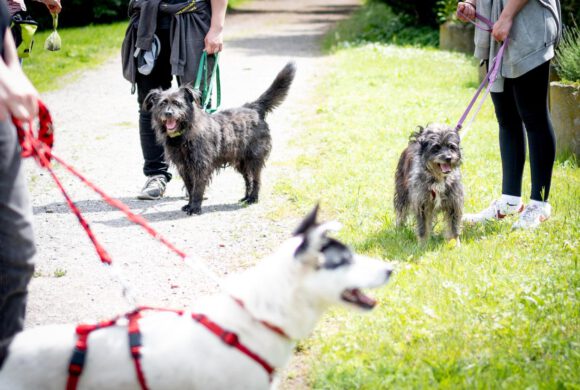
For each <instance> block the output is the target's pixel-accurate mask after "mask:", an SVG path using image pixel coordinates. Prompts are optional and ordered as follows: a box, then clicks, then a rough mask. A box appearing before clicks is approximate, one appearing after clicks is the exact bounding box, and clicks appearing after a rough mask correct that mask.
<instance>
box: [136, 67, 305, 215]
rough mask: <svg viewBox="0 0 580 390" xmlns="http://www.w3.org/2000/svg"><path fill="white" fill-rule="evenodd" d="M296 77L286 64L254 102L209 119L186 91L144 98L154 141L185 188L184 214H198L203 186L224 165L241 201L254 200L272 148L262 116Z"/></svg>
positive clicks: (154, 93) (156, 93)
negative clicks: (232, 172) (233, 175)
mask: <svg viewBox="0 0 580 390" xmlns="http://www.w3.org/2000/svg"><path fill="white" fill-rule="evenodd" d="M295 73H296V66H295V65H294V63H293V62H289V63H288V64H286V66H285V67H284V69H282V70H281V71H280V73H278V76H277V77H276V79H275V80H274V82H273V83H272V85H270V87H269V88H268V89H267V90H266V92H264V93H263V94H262V95H261V96H260V97H259V98H258V99H257V100H256V101H254V102H252V103H246V104H244V105H243V106H242V107H238V108H232V109H228V110H222V111H219V112H217V113H215V114H212V115H210V114H207V113H206V112H205V111H204V110H202V109H201V108H200V105H199V100H200V97H199V94H198V93H196V92H194V91H193V90H192V89H190V88H189V87H180V88H179V89H170V90H167V91H162V90H161V89H156V90H153V91H151V92H150V93H149V94H148V95H147V97H146V98H145V101H144V102H143V109H145V110H147V111H151V112H152V117H153V128H154V129H155V134H156V137H157V141H158V142H159V143H160V144H162V145H164V148H165V157H166V158H167V159H168V160H169V161H170V162H172V163H173V164H174V165H175V166H176V167H177V170H178V172H179V174H180V175H181V177H182V179H183V181H184V183H185V188H186V189H187V192H188V194H189V202H188V204H186V205H185V206H183V208H182V210H183V211H185V212H186V213H187V214H188V215H191V214H201V202H202V199H203V194H204V192H205V187H206V186H207V185H208V183H209V182H210V180H211V178H212V175H213V173H214V172H215V171H216V170H217V169H219V168H223V167H225V166H232V167H233V168H235V169H236V170H237V171H238V172H239V173H240V174H241V175H242V176H243V177H244V181H245V185H246V191H245V195H244V197H243V199H241V202H244V203H247V204H251V203H256V202H257V201H258V196H259V192H260V174H261V172H262V169H263V168H264V165H265V163H266V159H267V158H268V156H269V155H270V151H271V149H272V139H271V136H270V128H269V127H268V124H267V123H266V121H265V117H266V114H267V113H269V112H271V111H272V110H273V109H274V108H276V107H278V106H279V105H280V104H281V103H282V102H283V101H284V99H285V98H286V95H287V94H288V90H289V88H290V85H291V84H292V80H293V79H294V74H295Z"/></svg>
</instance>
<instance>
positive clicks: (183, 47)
mask: <svg viewBox="0 0 580 390" xmlns="http://www.w3.org/2000/svg"><path fill="white" fill-rule="evenodd" d="M184 9H185V10H186V11H187V12H181V11H182V10H184ZM159 12H164V13H169V14H172V15H173V17H172V20H171V34H170V40H171V73H172V74H173V75H175V76H178V77H179V80H180V83H188V82H193V81H195V76H196V73H197V67H198V65H199V60H200V57H201V53H202V51H203V48H204V42H203V40H204V38H205V35H206V34H207V32H208V31H209V27H210V25H211V5H210V3H209V0H197V1H195V7H192V6H191V2H189V1H187V2H184V3H179V4H168V3H165V2H163V3H162V2H161V0H131V1H130V2H129V18H130V19H129V25H128V27H127V30H126V31H125V38H124V40H123V45H122V47H121V62H122V66H123V77H125V79H127V80H128V81H130V82H131V83H132V84H133V87H134V86H135V82H136V79H137V63H136V59H135V57H134V53H135V49H136V48H140V49H142V50H150V49H151V43H152V41H153V34H154V33H155V30H156V28H157V19H158V13H159ZM133 91H134V88H133Z"/></svg>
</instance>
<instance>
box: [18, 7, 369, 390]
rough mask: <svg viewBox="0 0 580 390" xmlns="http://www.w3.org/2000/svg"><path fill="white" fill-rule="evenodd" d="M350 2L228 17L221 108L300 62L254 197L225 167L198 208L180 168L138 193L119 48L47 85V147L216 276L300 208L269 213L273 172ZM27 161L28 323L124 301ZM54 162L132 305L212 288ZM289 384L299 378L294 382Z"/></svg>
mask: <svg viewBox="0 0 580 390" xmlns="http://www.w3.org/2000/svg"><path fill="white" fill-rule="evenodd" d="M357 4H358V1H357V0H277V1H266V0H257V1H253V2H251V3H249V4H247V5H245V6H243V7H242V8H241V9H240V10H237V11H236V12H233V13H230V14H229V15H228V17H227V19H226V37H225V49H224V52H223V53H222V56H221V73H222V97H223V102H222V107H233V106H238V105H241V104H243V103H245V102H246V101H251V100H253V99H255V98H257V97H258V96H259V94H260V93H262V92H263V91H264V90H265V89H266V88H267V86H268V85H269V84H270V83H271V81H272V80H273V78H274V77H275V75H276V74H277V72H278V71H279V70H280V69H281V68H282V67H283V66H284V64H285V63H286V62H287V61H289V60H294V61H296V64H297V69H298V71H297V78H296V80H295V82H294V84H293V86H292V88H291V90H290V94H289V96H288V98H287V100H286V101H285V103H284V104H283V105H282V106H281V107H280V108H279V109H277V110H276V111H275V112H274V114H272V115H271V116H269V119H268V121H269V123H270V125H271V128H272V130H273V133H272V135H273V140H274V147H273V152H272V155H271V157H270V159H269V161H268V163H267V165H266V169H265V171H264V178H263V182H264V186H263V189H262V193H261V201H260V203H258V204H257V205H253V206H251V207H242V206H241V205H240V204H238V203H237V200H238V199H240V198H241V197H242V193H243V180H242V178H241V177H240V176H239V175H238V174H236V173H234V172H233V170H231V169H226V170H224V171H223V172H221V173H220V174H219V175H217V176H216V177H215V178H214V181H213V182H212V184H211V186H210V188H209V189H208V191H207V192H206V196H207V200H206V201H204V203H203V206H202V207H203V214H202V215H201V216H192V217H187V216H186V214H185V213H183V212H182V211H181V210H180V208H181V206H182V205H183V204H184V203H185V200H184V199H183V195H182V182H181V179H180V178H179V177H178V176H179V175H177V174H176V175H175V176H174V177H175V179H174V180H172V181H171V182H170V183H169V186H168V190H167V194H166V195H167V196H166V197H165V198H164V199H163V200H160V201H139V200H137V199H136V198H135V195H136V194H137V193H138V191H139V190H140V188H141V186H142V185H143V183H144V177H143V175H142V172H141V167H142V165H141V164H142V157H141V151H140V146H139V137H138V131H137V117H138V115H137V103H136V96H134V95H130V85H129V83H128V82H127V81H125V80H124V79H123V78H122V76H121V65H120V58H119V56H115V58H113V59H111V60H110V61H108V62H107V63H106V64H104V65H103V66H101V67H99V68H98V69H96V70H92V71H88V72H86V73H83V74H82V75H81V76H80V77H79V79H78V80H77V81H75V82H74V83H71V84H69V85H66V86H65V87H63V88H62V89H60V90H58V91H56V92H53V93H47V94H45V95H43V97H42V98H43V100H44V101H45V102H46V103H47V105H48V106H49V107H50V108H51V111H52V114H53V118H54V121H55V126H56V129H57V132H56V146H55V153H56V154H58V155H59V156H60V157H62V158H64V159H65V160H66V161H68V162H69V163H71V164H73V165H74V166H76V167H77V168H78V169H79V170H80V171H81V172H83V173H84V174H85V175H86V176H87V177H89V178H90V179H91V180H93V181H94V182H95V183H96V184H97V185H99V186H100V187H101V188H103V189H104V190H105V191H106V192H107V193H109V194H110V195H111V196H113V197H116V198H118V199H120V200H122V201H123V202H126V203H127V204H128V205H129V207H130V208H131V209H132V210H133V211H134V212H136V213H138V214H141V215H143V216H144V217H145V218H146V219H147V220H148V221H150V222H151V224H152V225H153V227H154V228H155V229H157V230H158V231H159V232H160V233H161V234H163V235H165V236H166V237H168V238H169V239H170V240H171V241H172V242H173V243H174V244H175V245H176V246H177V247H178V248H180V249H183V250H184V251H186V252H187V253H191V254H195V255H198V256H201V257H202V258H203V259H206V260H207V262H208V266H209V267H210V268H211V269H212V270H213V271H214V272H216V273H217V274H218V275H221V276H225V275H227V274H229V273H233V272H238V271H240V270H242V269H244V268H246V267H248V266H251V265H252V264H254V263H255V262H256V261H257V260H259V259H260V258H261V257H262V256H264V255H265V254H267V253H269V252H270V251H271V250H272V249H273V248H275V247H276V246H277V245H278V244H279V243H280V242H281V241H282V240H284V239H285V238H287V237H288V235H289V234H290V232H291V230H292V229H293V227H294V226H295V224H296V223H297V219H296V218H288V219H284V220H272V219H271V218H269V217H268V213H269V212H270V211H271V210H272V209H273V208H274V207H275V205H276V204H278V203H279V202H280V201H281V200H280V199H278V198H277V197H276V196H275V195H274V194H273V190H272V186H273V183H275V181H276V178H277V177H281V175H289V174H290V175H291V174H292V173H291V172H286V171H285V167H284V164H283V162H284V161H286V160H288V159H289V158H291V157H292V154H293V153H296V151H293V150H291V149H290V148H289V147H288V146H287V143H288V140H289V139H290V138H292V137H295V136H297V135H298V134H299V133H300V132H301V131H303V130H304V129H302V128H300V127H299V126H300V125H299V121H298V120H296V118H297V117H298V116H299V115H300V113H301V112H303V111H304V110H308V109H309V108H308V107H307V106H306V102H307V100H308V97H309V95H310V94H311V93H312V88H313V87H312V86H313V84H315V82H314V81H315V80H316V78H317V77H318V76H320V74H321V73H322V72H323V71H324V68H325V67H324V64H325V61H327V59H325V58H324V57H323V56H322V55H321V54H320V38H321V37H322V35H323V34H324V32H325V31H326V30H327V29H328V27H329V26H330V25H331V24H332V23H333V22H335V21H336V20H338V19H340V18H343V17H345V16H346V15H347V14H348V13H349V12H350V11H352V10H353V9H354V8H355V7H356V6H357ZM64 44H65V45H66V42H64ZM26 166H27V170H28V176H29V179H30V180H29V182H30V188H31V195H32V202H33V207H34V214H35V227H36V238H37V246H38V255H37V257H36V263H37V271H36V275H35V277H34V279H33V280H32V282H31V284H30V298H29V309H28V316H27V326H36V325H41V324H48V323H64V322H78V321H83V320H92V319H99V318H108V317H111V316H112V315H114V314H116V313H119V312H123V311H125V310H127V309H128V306H127V304H126V303H125V301H124V299H123V298H122V297H121V294H120V288H119V286H118V284H117V283H116V282H114V281H113V280H112V279H111V277H110V274H109V272H107V270H106V269H105V268H104V267H103V266H102V265H101V263H100V262H99V260H98V258H97V256H96V254H95V251H94V248H93V247H92V245H91V243H90V242H89V240H88V239H87V237H86V235H85V233H84V231H83V230H82V229H81V227H80V225H79V224H78V222H77V221H76V218H75V217H74V216H73V215H72V214H71V213H70V212H69V209H68V207H67V205H66V204H65V202H64V200H63V198H62V196H61V194H60V193H59V192H58V190H57V189H56V186H55V185H54V184H53V183H52V181H51V179H50V177H49V176H48V174H47V173H44V172H42V171H41V170H40V169H39V168H37V167H36V166H34V164H33V163H32V162H31V161H27V162H26ZM57 172H58V173H59V174H60V175H59V176H60V177H61V178H62V180H63V182H64V184H65V186H66V188H67V189H69V191H70V194H71V196H72V198H73V199H74V200H75V201H76V203H77V205H78V206H79V207H80V209H81V211H82V212H83V214H84V215H85V216H86V218H87V219H88V220H89V222H90V223H91V226H92V228H93V229H94V231H95V234H96V236H97V237H98V238H99V239H100V240H101V242H102V243H103V245H104V246H105V247H106V249H107V250H108V251H109V252H110V254H111V256H112V258H113V261H114V263H115V264H117V265H119V266H120V268H121V270H122V272H123V274H124V275H125V277H126V278H127V279H128V280H129V282H130V284H131V285H132V286H133V292H134V294H135V296H136V297H137V298H138V303H139V304H147V305H152V306H165V307H187V306H188V305H190V303H191V302H192V300H195V299H196V298H197V297H199V296H200V295H202V294H207V293H210V292H213V291H215V290H216V286H215V284H214V283H212V282H211V281H210V280H209V279H208V278H207V277H206V276H204V275H203V274H202V273H199V272H195V271H193V270H192V269H191V268H189V267H187V266H185V265H184V264H183V263H182V261H181V259H180V258H179V257H177V256H176V255H175V254H173V253H171V252H169V251H168V250H167V249H166V248H165V247H164V246H163V245H161V244H160V243H158V242H157V241H155V240H154V239H152V238H151V237H150V236H149V235H147V234H146V233H145V232H144V231H143V230H142V229H141V228H140V227H138V226H135V225H133V224H131V223H129V222H128V221H127V220H126V219H125V218H124V217H123V215H122V214H121V213H120V212H118V211H116V210H114V209H113V208H111V207H109V206H108V205H107V204H106V203H104V202H103V201H101V199H100V198H99V196H98V195H96V194H94V193H92V192H91V191H90V190H87V189H86V188H85V187H84V186H83V185H82V184H81V183H80V182H79V181H78V180H76V179H75V178H73V177H72V176H71V175H69V174H68V173H66V172H65V171H64V170H63V169H60V168H59V169H57ZM286 385H287V386H288V387H294V388H296V387H301V386H303V384H300V383H298V382H296V383H294V384H292V385H288V384H286Z"/></svg>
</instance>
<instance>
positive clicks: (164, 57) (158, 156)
mask: <svg viewBox="0 0 580 390" xmlns="http://www.w3.org/2000/svg"><path fill="white" fill-rule="evenodd" d="M156 34H157V37H158V38H159V41H160V42H161V50H160V51H159V57H158V58H157V61H156V62H155V67H154V68H153V70H152V71H151V73H150V74H148V75H147V76H145V75H142V74H140V73H137V80H136V81H137V102H138V103H139V136H140V139H141V151H142V152H143V160H144V163H143V173H144V174H145V176H152V175H164V176H165V177H166V178H167V180H168V181H169V180H171V173H169V165H168V164H167V162H166V161H165V156H164V152H163V146H161V145H159V144H158V143H157V140H156V139H155V131H154V130H153V126H152V122H151V113H150V112H146V111H144V110H143V109H142V105H143V101H144V100H145V97H146V96H147V94H148V93H149V92H150V91H151V90H153V89H156V88H161V89H169V88H170V87H171V80H172V79H173V76H172V75H171V63H170V62H169V57H170V54H171V50H170V48H171V42H170V40H169V30H161V29H158V30H157V32H156Z"/></svg>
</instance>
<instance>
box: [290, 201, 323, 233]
mask: <svg viewBox="0 0 580 390" xmlns="http://www.w3.org/2000/svg"><path fill="white" fill-rule="evenodd" d="M319 208H320V204H319V203H317V204H316V206H314V208H313V209H312V210H311V211H310V212H309V213H308V214H307V215H306V217H304V219H303V220H302V222H300V225H298V227H297V228H296V230H294V233H293V234H294V235H295V236H298V235H300V234H305V233H306V231H307V230H308V229H311V228H313V227H315V226H316V217H317V216H318V209H319Z"/></svg>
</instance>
